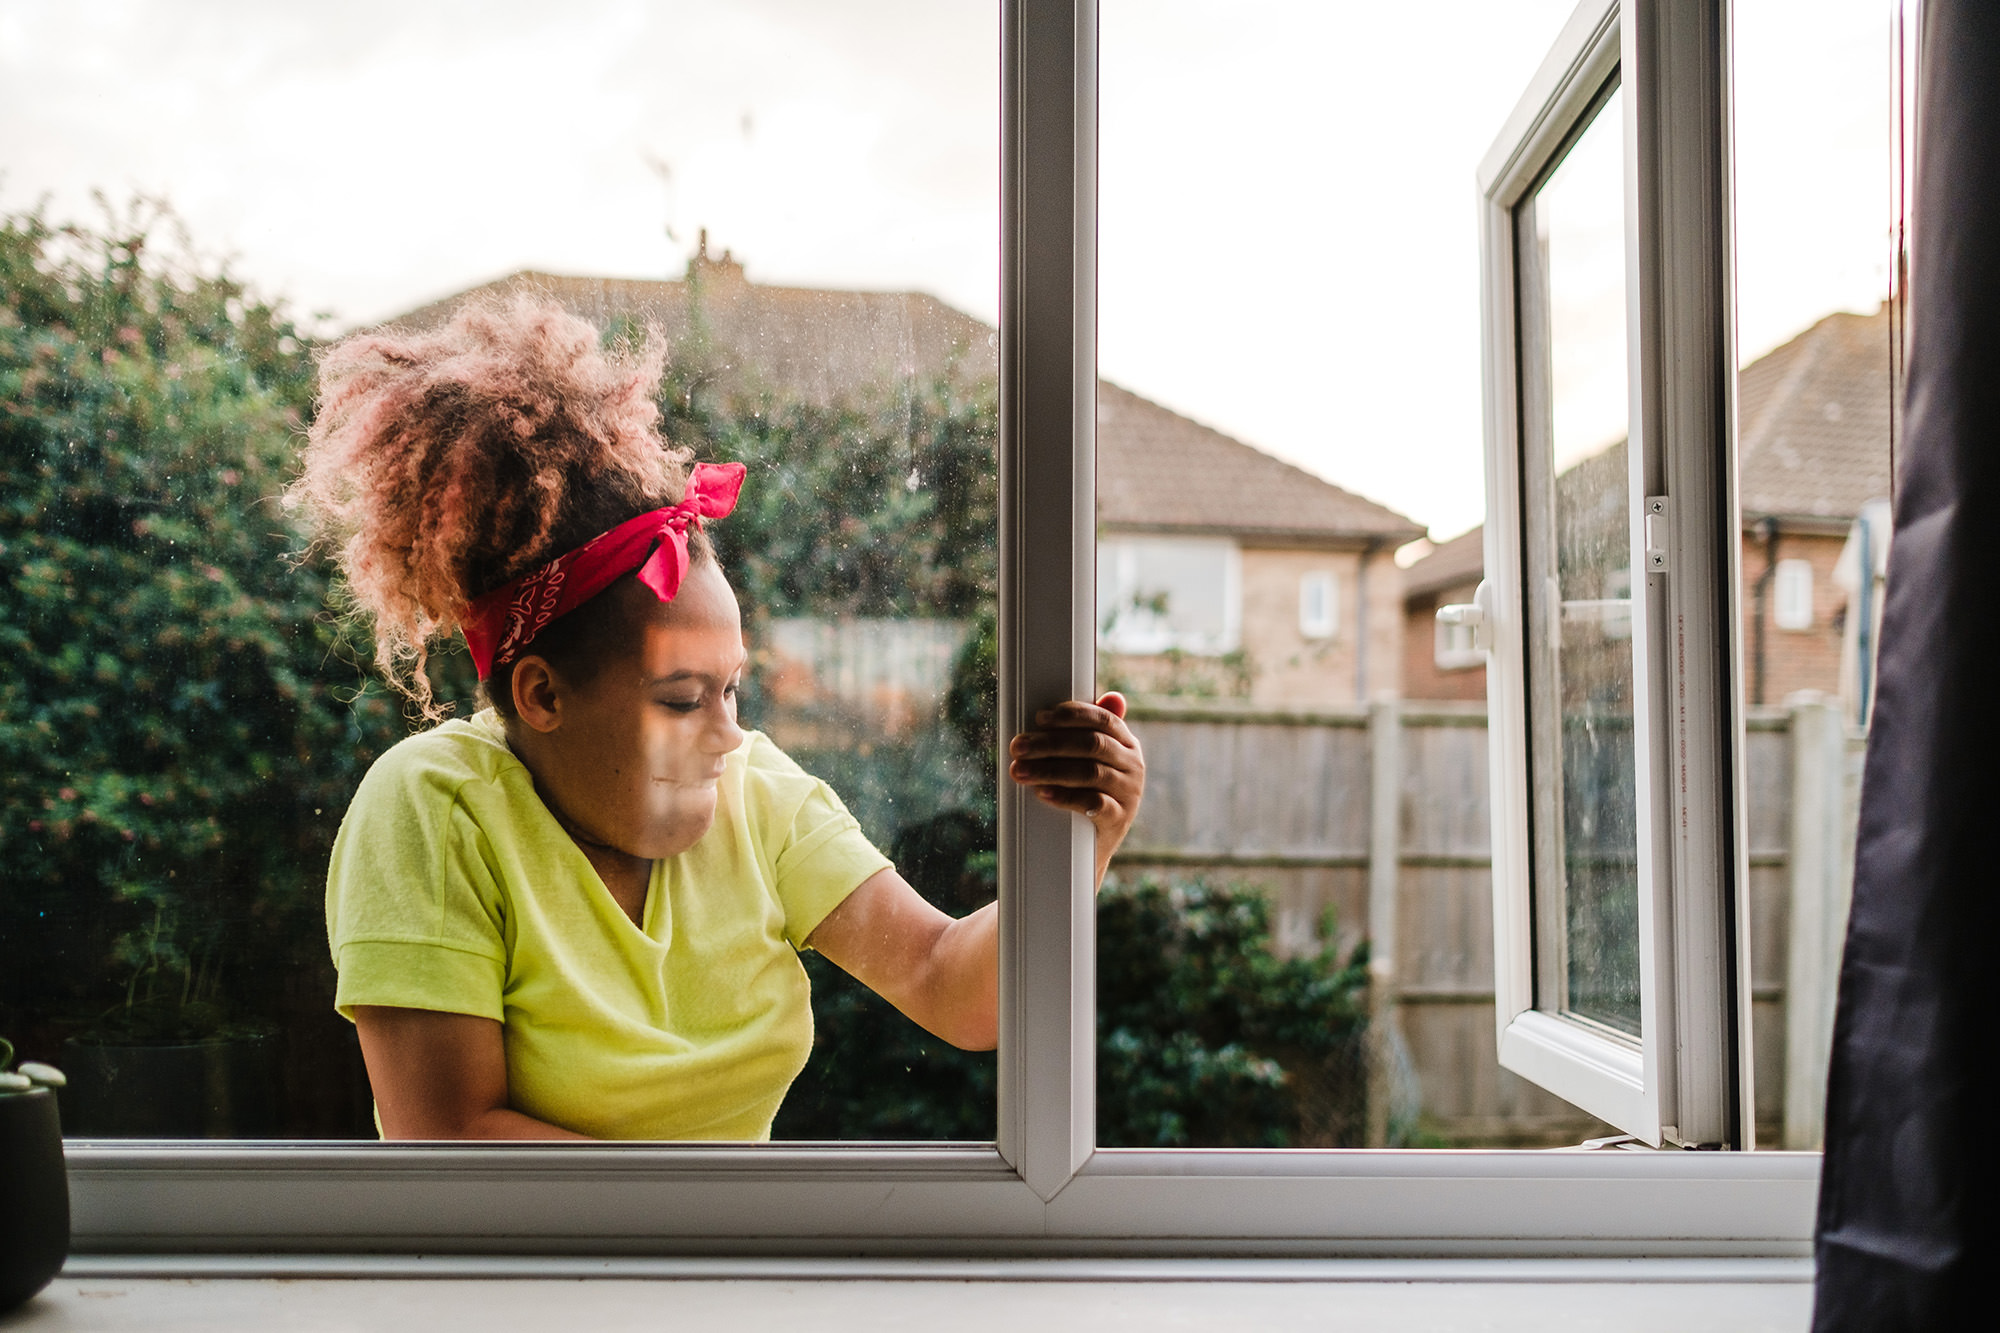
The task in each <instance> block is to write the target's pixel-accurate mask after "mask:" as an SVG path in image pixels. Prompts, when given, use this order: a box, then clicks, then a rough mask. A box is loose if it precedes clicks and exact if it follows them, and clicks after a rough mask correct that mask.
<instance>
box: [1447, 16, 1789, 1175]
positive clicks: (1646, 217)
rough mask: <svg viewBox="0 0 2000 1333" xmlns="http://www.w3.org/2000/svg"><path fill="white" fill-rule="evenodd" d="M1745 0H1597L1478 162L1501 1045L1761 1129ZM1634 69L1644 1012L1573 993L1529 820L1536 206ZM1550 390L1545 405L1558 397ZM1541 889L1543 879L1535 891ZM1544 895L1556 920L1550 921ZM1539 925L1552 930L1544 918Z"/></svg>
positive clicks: (1704, 1131) (1701, 1134)
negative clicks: (1739, 365)
mask: <svg viewBox="0 0 2000 1333" xmlns="http://www.w3.org/2000/svg"><path fill="white" fill-rule="evenodd" d="M1728 41H1729V39H1728V9H1727V5H1726V3H1724V0H1686V2H1685V3H1674V4H1668V3H1660V2H1659V0H1654V3H1644V4H1642V3H1627V4H1625V5H1623V6H1621V5H1620V4H1618V3H1617V0H1586V2H1585V3H1584V4H1582V5H1580V6H1579V7H1578V9H1577V11H1576V13H1575V14H1574V15H1573V16H1572V18H1571V20H1570V22H1569V24H1568V25H1567V26H1566V28H1565V30H1564V32H1563V34H1562V36H1561V38H1560V39H1559V40H1558V41H1557V43H1556V45H1555V47H1554V49H1553V50H1552V51H1551V52H1550V55H1549V57H1548V59H1547V61H1546V62H1545V63H1544V64H1543V66H1542V68H1541V70H1540V71H1539V72H1538V73H1537V75H1536V77H1535V80H1534V82H1533V83H1532V84H1531V85H1530V87H1529V89H1528V91H1527V93H1526V94H1525V95H1524V96H1523V98H1522V99H1521V102H1520V103H1519V105H1518V106H1517V107H1516V109H1515V111H1514V113H1513V115H1512V116H1511V117H1510V118H1509V120H1508V122H1507V125H1506V127H1505V128H1504V129H1503V131H1502V132H1501V135H1500V137H1499V139H1498V140H1497V141H1496V143H1495V145H1494V147H1493V149H1492V151H1491V152H1490V153H1489V154H1488V155H1487V158H1486V161H1485V162H1484V163H1483V164H1482V166H1481V169H1480V189H1481V196H1482V210H1483V228H1482V233H1483V234H1482V239H1483V250H1484V265H1483V267H1484V274H1485V295H1486V300H1485V306H1486V316H1485V330H1484V343H1485V350H1486V403H1487V420H1486V439H1487V448H1486V466H1487V515H1488V521H1487V525H1486V536H1485V559H1486V570H1487V578H1486V582H1484V583H1482V584H1481V585H1480V591H1479V596H1478V601H1477V609H1476V610H1474V609H1468V608H1450V609H1449V611H1450V614H1448V615H1441V619H1443V620H1446V621H1447V622H1454V623H1470V622H1476V623H1477V624H1478V626H1479V628H1480V632H1481V646H1482V647H1484V648H1486V649H1487V650H1488V651H1489V656H1490V661H1489V669H1488V672H1487V690H1488V714H1489V726H1490V731H1489V735H1490V737H1491V744H1490V750H1489V754H1490V762H1491V764H1492V788H1493V792H1494V810H1493V901H1494V970H1495V993H1496V1006H1495V1008H1496V1013H1495V1019H1496V1036H1497V1041H1498V1047H1499V1058H1500V1063H1501V1064H1502V1065H1503V1066H1504V1067H1506V1068H1508V1069H1511V1070H1513V1071H1515V1072H1516V1073H1518V1074H1520V1075H1522V1076H1523V1077H1524V1078H1527V1079H1529V1080H1530V1081H1532V1082H1534V1083H1537V1084H1540V1085H1541V1086H1542V1087H1544V1088H1547V1089H1549V1090H1550V1091H1552V1092H1554V1093H1556V1094H1557V1095H1558V1096H1560V1097H1563V1098H1565V1099H1566V1100H1568V1101H1570V1102H1573V1103H1575V1104H1576V1105H1578V1106H1580V1107H1582V1108H1583V1109H1585V1110H1587V1111H1590V1112H1591V1113H1592V1114H1594V1115H1597V1116H1599V1117H1601V1118H1602V1119H1604V1120H1607V1121H1609V1122H1611V1123H1612V1124H1614V1125H1616V1126H1618V1127H1619V1128H1621V1129H1623V1130H1625V1131H1626V1132H1627V1133H1629V1134H1632V1135H1635V1136H1637V1137H1638V1138H1640V1139H1642V1140H1644V1141H1645V1142H1647V1143H1650V1144H1653V1145H1656V1146H1657V1145H1659V1144H1662V1143H1674V1144H1683V1145H1687V1146H1703V1147H1736V1148H1743V1147H1749V1146H1754V1145H1753V1144H1752V1135H1753V1132H1754V1124H1755V1117H1754V1115H1753V1114H1752V1111H1751V1108H1752V1106H1753V1104H1754V1103H1753V1100H1752V1086H1751V1075H1750V1059H1749V1051H1750V1043H1749V1032H1748V1028H1747V1024H1748V1018H1749V1012H1750V1006H1749V1002H1748V1000H1749V996H1748V983H1747V975H1745V974H1746V973H1747V968H1744V967H1739V962H1740V961H1741V959H1743V958H1745V957H1747V953H1746V952H1745V951H1744V950H1743V947H1742V946H1743V942H1744V941H1745V940H1746V939H1747V938H1748V919H1747V910H1746V906H1745V904H1744V902H1743V901H1742V898H1743V896H1744V895H1742V894H1741V893H1740V892H1739V889H1740V886H1742V885H1743V884H1744V883H1745V882H1746V881H1747V870H1746V861H1745V856H1744V851H1743V847H1742V840H1741V838H1740V836H1739V833H1738V831H1739V830H1740V828H1741V827H1742V819H1741V814H1740V809H1739V793H1740V792H1741V790H1742V781H1741V764H1742V758H1741V756H1742V743H1741V729H1742V720H1741V719H1742V704H1741V699H1740V685H1739V681H1740V678H1741V672H1740V669H1739V664H1738V663H1737V661H1736V655H1737V653H1738V652H1739V647H1738V643H1737V636H1736V635H1735V634H1734V633H1733V627H1734V625H1735V619H1734V617H1735V614H1736V605H1737V594H1736V589H1737V588H1738V587H1739V586H1740V585H1739V571H1738V569H1737V564H1738V560H1739V551H1738V543H1737V542H1736V541H1735V540H1734V534H1735V533H1736V532H1737V531H1739V530H1740V522H1739V519H1738V517H1737V500H1736V494H1735V476H1736V469H1735V457H1734V448H1735V441H1734V431H1733V426H1732V423H1733V422H1734V419H1735V414H1734V402H1733V393H1734V386H1735V375H1734V366H1735V357H1734V351H1733V346H1732V316H1731V311H1732V309H1733V307H1732V303H1731V290H1732V289H1731V273H1730V269H1729V263H1730V241H1729V238H1730V235H1731V233H1730V226H1731V218H1730V201H1729V173H1730V165H1729V163H1730V139H1729V126H1730V120H1729V103H1728V79H1727V74H1728V70H1729V64H1728V59H1727V57H1728V49H1729V47H1728ZM1614 80H1616V81H1617V82H1618V86H1619V87H1620V89H1621V90H1622V92H1623V94H1624V96H1623V98H1622V101H1623V105H1624V122H1623V124H1622V126H1620V127H1618V128H1619V129H1620V130H1621V131H1622V134H1623V136H1624V146H1625V154H1624V155H1625V222H1626V275H1627V276H1626V312H1627V348H1628V358H1629V362H1628V383H1629V385H1630V411H1629V418H1628V426H1629V433H1628V437H1627V439H1628V448H1627V459H1628V466H1629V478H1628V485H1627V491H1628V507H1627V516H1628V522H1629V531H1630V534H1631V563H1630V565H1629V566H1628V567H1629V568H1631V569H1636V570H1643V571H1644V576H1643V577H1642V578H1640V579H1638V580H1637V581H1636V582H1635V584H1634V586H1633V588H1632V613H1631V623H1632V630H1631V633H1632V640H1633V663H1634V676H1635V686H1634V691H1633V695H1634V707H1633V713H1634V718H1633V727H1634V731H1635V735H1636V741H1637V744H1636V752H1637V753H1636V761H1635V762H1636V770H1637V771H1636V774H1635V777H1636V784H1635V785H1636V790H1637V808H1638V820H1637V825H1638V829H1637V852H1638V951H1639V959H1638V962H1639V1002H1640V1022H1639V1026H1640V1032H1639V1034H1638V1036H1637V1037H1636V1038H1631V1037H1628V1036H1626V1035H1625V1034H1623V1033H1619V1032H1614V1031H1612V1030H1611V1029H1610V1028H1608V1027H1606V1026H1604V1025H1602V1024H1595V1023H1591V1022H1588V1021H1585V1020H1583V1019H1580V1018H1578V1017H1576V1016H1573V1015H1571V1014H1569V1013H1568V1012H1566V1011H1565V1006H1564V1005H1563V1003H1562V1000H1561V996H1560V991H1561V986H1560V976H1561V962H1560V959H1559V958H1556V957H1554V956H1552V955H1553V950H1552V949H1551V946H1550V944H1549V939H1550V937H1551V935H1559V934H1560V932H1561V926H1560V922H1561V920H1562V917H1561V915H1560V912H1561V902H1560V894H1561V892H1562V888H1561V886H1560V885H1540V884H1537V882H1536V879H1535V873H1534V860H1535V858H1534V856H1533V851H1532V848H1533V841H1532V833H1533V830H1532V819H1533V809H1532V807H1533V800H1532V792H1533V791H1534V785H1533V782H1532V780H1531V778H1530V776H1529V773H1530V737H1531V734H1532V733H1531V731H1530V718H1529V705H1528V699H1529V691H1528V688H1527V676H1528V662H1529V659H1530V656H1531V653H1532V652H1533V651H1534V650H1535V649H1536V648H1537V646H1538V643H1539V639H1538V637H1537V636H1540V635H1545V634H1549V633H1553V632H1554V631H1553V630H1552V629H1551V628H1550V627H1546V626H1538V625H1536V624H1534V623H1533V618H1532V617H1530V616H1529V615H1528V614H1527V611H1526V608H1527V606H1528V600H1527V598H1526V595H1525V586H1524V577H1525V575H1524V569H1525V559H1524V546H1523V543H1524V541H1525V531H1524V507H1525V506H1526V505H1527V504H1528V503H1530V502H1531V501H1530V497H1529V496H1528V495H1527V493H1526V491H1525V490H1524V481H1523V473H1524V467H1523V461H1522V460H1523V450H1524V448H1526V447H1531V446H1530V444H1529V442H1530V441H1532V440H1533V439H1534V438H1535V432H1534V431H1533V430H1530V429H1529V428H1528V424H1529V423H1527V422H1526V419H1525V417H1524V412H1525V411H1530V410H1537V409H1535V408H1534V407H1533V406H1532V405H1533V404H1534V402H1535V398H1534V397H1532V396H1530V395H1528V394H1526V393H1524V390H1523V387H1522V386H1523V384H1524V382H1525V381H1526V380H1527V378H1528V377H1529V376H1530V375H1538V374H1540V373H1541V369H1540V366H1539V363H1538V362H1537V361H1536V360H1535V358H1536V357H1537V356H1538V355H1542V356H1545V355H1547V353H1546V351H1542V352H1540V353H1537V352H1536V351H1535V350H1534V349H1533V347H1532V345H1531V344H1530V343H1529V341H1528V340H1527V335H1526V332H1525V327H1526V321H1524V320H1523V319H1522V317H1521V311H1522V308H1523V303H1524V301H1531V300H1535V299H1539V297H1538V295H1537V294H1535V293H1528V294H1525V295H1524V293H1523V292H1522V291H1521V288H1520V284H1521V283H1522V282H1524V281H1528V280H1529V279H1528V278H1527V277H1525V276H1523V273H1522V272H1521V266H1520V265H1518V264H1517V263H1516V256H1517V254H1518V253H1519V252H1518V250H1517V245H1518V244H1519V238H1518V237H1517V235H1516V231H1517V228H1518V227H1519V225H1520V219H1521V218H1522V216H1523V210H1522V207H1521V206H1522V204H1523V202H1524V201H1526V200H1527V199H1529V197H1530V196H1531V194H1532V192H1533V191H1534V190H1535V189H1537V188H1538V187H1539V185H1540V183H1541V182H1542V181H1543V180H1544V179H1545V178H1546V176H1547V174H1548V172H1549V170H1550V169H1551V167H1552V166H1553V164H1554V163H1555V162H1557V161H1559V160H1560V158H1561V155H1562V154H1563V153H1564V152H1565V151H1566V150H1567V148H1568V146H1569V145H1570V144H1571V143H1572V142H1573V141H1574V139H1575V137H1576V135H1577V134H1578V133H1579V132H1580V129H1581V127H1582V126H1583V125H1584V124H1585V123H1587V121H1588V119H1589V117H1590V116H1592V115H1593V114H1595V113H1596V110H1597V108H1598V107H1599V106H1600V105H1602V100H1603V97H1604V95H1605V93H1606V90H1607V88H1608V87H1609V86H1610V85H1611V83H1612V82H1613V81H1614ZM1543 410H1545V409H1543ZM1538 895H1542V899H1541V900H1540V901H1538ZM1538 911H1539V912H1541V913H1544V914H1547V913H1550V912H1553V913H1554V914H1555V915H1554V920H1555V921H1556V922H1557V925H1556V927H1555V928H1553V929H1547V928H1545V929H1543V930H1541V931H1538V930H1537V915H1538ZM1538 936H1539V938H1538Z"/></svg>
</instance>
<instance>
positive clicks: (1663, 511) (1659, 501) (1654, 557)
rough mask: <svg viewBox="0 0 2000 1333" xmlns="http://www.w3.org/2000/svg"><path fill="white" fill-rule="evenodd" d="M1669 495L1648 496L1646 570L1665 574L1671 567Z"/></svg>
mask: <svg viewBox="0 0 2000 1333" xmlns="http://www.w3.org/2000/svg"><path fill="white" fill-rule="evenodd" d="M1667 515H1668V510H1667V497H1666V496H1664V495H1649V496H1647V497H1646V513H1645V522H1646V572H1647V573H1648V574H1664V573H1666V572H1667V570H1668V568H1669V558H1670V555H1671V551H1670V549H1669V547H1668V544H1667V541H1668V538H1667Z"/></svg>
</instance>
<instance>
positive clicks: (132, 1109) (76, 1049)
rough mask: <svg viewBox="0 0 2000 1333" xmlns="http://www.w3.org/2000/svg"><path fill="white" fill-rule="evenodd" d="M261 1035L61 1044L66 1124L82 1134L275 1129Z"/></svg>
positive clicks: (253, 1133)
mask: <svg viewBox="0 0 2000 1333" xmlns="http://www.w3.org/2000/svg"><path fill="white" fill-rule="evenodd" d="M273 1048H274V1042H273V1041H272V1040H271V1038H269V1037H231V1038H221V1039H217V1040H214V1041H198V1042H189V1043H187V1044H185V1045H175V1046H104V1045H96V1044H93V1043H90V1042H83V1041H70V1042H65V1043H64V1044H63V1055H62V1059H63V1073H64V1074H66V1075H68V1077H69V1086H68V1087H67V1088H65V1089H64V1090H63V1102H64V1105H65V1106H66V1107H67V1108H68V1116H69V1132H70V1136H71V1137H72V1138H82V1139H263V1138H271V1137H273V1136H274V1135H275V1134H276V1133H277V1129H278V1100H277V1061H276V1052H275V1050H274V1049H273Z"/></svg>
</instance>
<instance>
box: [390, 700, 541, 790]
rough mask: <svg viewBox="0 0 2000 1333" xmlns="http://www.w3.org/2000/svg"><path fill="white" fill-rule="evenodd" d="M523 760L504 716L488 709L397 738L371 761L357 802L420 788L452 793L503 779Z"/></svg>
mask: <svg viewBox="0 0 2000 1333" xmlns="http://www.w3.org/2000/svg"><path fill="white" fill-rule="evenodd" d="M520 766H521V761H520V760H518V759H516V758H515V757H514V752H513V751H512V750H510V749H508V748H507V736H506V733H505V731H503V730H502V728H501V723H500V719H499V718H498V716H496V715H495V714H494V713H493V711H492V710H491V709H487V710H484V711H482V712H479V713H476V714H474V715H473V716H472V717H470V718H463V719H461V718H451V719H448V720H446V721H444V722H440V723H439V724H438V725H436V726H434V727H431V728H429V729H428V730H425V731H420V732H417V733H416V734H415V735H412V736H406V737H404V738H403V739H402V740H400V741H398V742H396V744H394V745H392V746H390V747H389V748H388V749H387V750H385V751H383V752H382V755H381V757H380V758H378V759H377V760H376V761H375V762H374V763H373V764H371V765H369V767H368V772H367V774H366V775H365V776H364V777H363V778H362V780H361V787H360V790H359V791H357V792H356V793H355V796H356V801H357V803H359V802H360V801H362V800H363V799H364V798H369V797H373V798H375V799H395V797H396V796H398V795H400V796H401V797H403V798H405V799H408V798H410V797H414V796H417V795H418V794H419V793H430V794H433V795H434V796H441V797H444V798H445V799H450V798H451V797H453V796H455V795H456V794H457V793H458V792H459V791H460V790H461V789H462V788H464V787H466V786H467V785H469V784H471V785H484V784H493V783H497V782H500V781H501V780H502V779H503V778H504V777H505V776H506V775H507V774H508V773H509V772H510V771H512V770H514V769H518V768H519V767H520Z"/></svg>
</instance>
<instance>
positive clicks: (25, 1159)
mask: <svg viewBox="0 0 2000 1333" xmlns="http://www.w3.org/2000/svg"><path fill="white" fill-rule="evenodd" d="M68 1255H69V1175H68V1173H67V1172H66V1171H65V1170H64V1168H63V1147H62V1121H61V1120H60V1119H58V1118H57V1116H56V1095H55V1094H54V1093H53V1092H50V1091H49V1090H48V1089H47V1088H37V1089H35V1090H34V1091H33V1092H16V1093H0V1314H4V1313H5V1312H7V1311H8V1310H11V1309H13V1308H14V1307H15V1306H17V1305H19V1304H20V1303H21V1302H23V1301H25V1300H27V1299H28V1298H29V1297H30V1296H32V1295H34V1294H35V1293H36V1292H38V1291H40V1290H41V1289H42V1288H43V1287H45V1286H47V1285H48V1282H49V1279H50V1278H52V1277H54V1276H55V1275H56V1273H57V1271H58V1270H60V1269H61V1268H62V1266H63V1260H64V1259H65V1258H67V1257H68Z"/></svg>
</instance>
